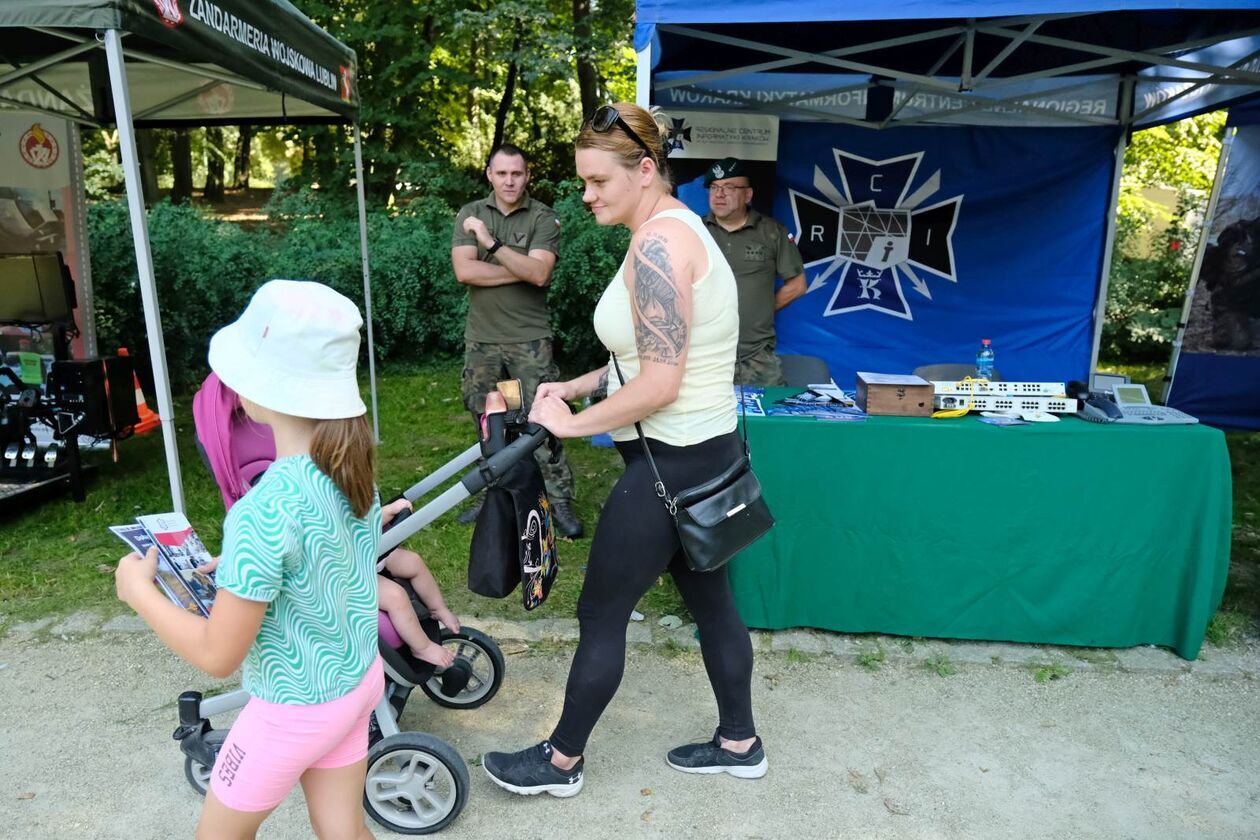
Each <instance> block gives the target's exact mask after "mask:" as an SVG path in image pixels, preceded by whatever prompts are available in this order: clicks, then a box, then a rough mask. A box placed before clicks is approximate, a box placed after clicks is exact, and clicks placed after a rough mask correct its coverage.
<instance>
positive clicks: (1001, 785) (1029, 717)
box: [0, 625, 1260, 840]
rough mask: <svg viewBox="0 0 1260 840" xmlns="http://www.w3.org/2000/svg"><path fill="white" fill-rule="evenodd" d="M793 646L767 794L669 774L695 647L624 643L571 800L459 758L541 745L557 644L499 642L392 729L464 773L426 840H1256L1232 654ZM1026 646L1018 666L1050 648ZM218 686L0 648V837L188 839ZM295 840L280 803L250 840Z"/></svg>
mask: <svg viewBox="0 0 1260 840" xmlns="http://www.w3.org/2000/svg"><path fill="white" fill-rule="evenodd" d="M524 626H528V625H524ZM61 629H64V628H61ZM487 629H489V628H487ZM500 629H503V628H500ZM642 634H643V631H640V635H642ZM517 635H526V634H524V633H520V634H517ZM535 635H537V634H536V633H535ZM500 638H501V639H502V638H504V636H503V635H502V634H500ZM792 638H794V637H791V636H778V637H776V638H773V639H772V638H767V637H761V638H759V640H758V645H759V647H760V648H762V649H763V650H762V652H760V653H759V654H758V660H757V665H756V671H755V676H754V686H753V689H754V703H755V708H756V712H757V715H758V723H759V727H760V731H761V733H762V735H763V737H764V738H765V740H766V744H767V751H768V755H769V758H770V764H771V769H770V774H769V775H768V776H767V777H766V778H765V779H763V780H760V781H753V782H750V781H742V780H736V779H733V778H729V777H725V776H722V777H707V776H687V775H683V774H679V773H676V772H674V771H672V770H670V769H669V768H668V767H667V766H666V765H665V763H664V761H663V760H662V754H663V753H664V752H665V750H667V749H668V748H669V747H671V746H674V745H675V744H676V743H680V742H682V741H685V740H694V739H697V738H704V737H707V736H708V735H709V733H710V732H711V731H712V726H713V715H714V710H713V701H712V697H711V695H710V693H709V691H708V688H707V685H706V683H705V678H704V670H703V667H702V665H701V664H700V661H699V657H698V656H697V655H696V654H695V653H693V652H691V651H687V650H680V649H679V648H680V647H681V645H680V644H679V643H669V644H664V645H661V644H657V645H634V646H632V647H631V649H630V654H629V660H630V661H629V663H628V667H627V674H626V679H625V682H624V683H623V685H622V688H621V692H620V694H619V695H618V696H617V698H616V699H615V700H614V701H613V704H612V706H611V707H610V708H609V710H608V712H607V714H606V715H605V718H604V720H603V722H602V723H601V726H600V728H599V729H598V730H597V731H596V733H595V736H594V738H593V740H592V743H591V745H590V749H589V752H588V759H587V780H586V787H585V789H584V790H583V792H582V793H581V795H579V796H578V797H576V798H574V799H572V800H558V799H553V798H551V797H547V796H541V797H529V798H522V797H514V796H511V795H510V794H507V793H504V792H502V791H500V790H499V789H497V788H495V787H493V786H492V785H491V784H490V782H489V781H488V780H487V779H486V778H485V776H484V775H483V771H482V770H481V769H480V767H479V766H476V765H477V764H479V762H478V761H477V759H478V756H480V754H481V753H482V752H483V751H485V750H488V749H502V748H518V747H520V746H524V745H527V744H529V743H531V742H534V741H537V740H539V739H541V738H542V737H544V736H545V735H546V734H547V733H548V731H549V730H550V726H551V724H552V723H553V722H554V720H555V718H556V716H557V713H558V706H559V702H560V700H561V695H562V690H563V685H564V679H565V675H566V673H567V665H568V658H567V656H568V652H569V648H568V643H567V642H554V641H553V642H548V641H542V642H538V641H533V642H528V641H503V642H502V644H503V646H504V649H505V651H506V652H507V653H508V654H509V656H508V677H507V682H506V684H505V687H504V690H503V691H502V692H501V693H500V694H499V696H498V697H497V698H496V699H495V700H494V701H493V702H491V703H490V704H488V705H487V706H485V707H483V708H482V709H480V710H477V711H473V712H450V711H446V710H443V709H440V708H438V707H437V706H435V705H433V704H432V703H430V702H428V700H427V699H426V698H424V697H423V696H420V695H419V694H418V693H417V696H416V698H415V699H413V701H412V703H411V704H410V705H409V706H408V708H407V712H406V714H405V715H404V717H403V723H404V726H407V727H410V728H414V729H424V730H427V731H430V732H434V733H436V734H439V735H441V736H442V737H443V738H445V739H446V740H448V741H449V742H450V743H451V744H452V745H454V747H455V748H456V749H457V750H458V751H459V752H460V753H461V754H462V755H463V756H464V757H465V758H466V759H467V760H468V761H469V762H470V764H474V765H475V766H473V767H472V791H471V798H470V801H469V805H468V808H467V809H466V810H465V812H464V813H463V815H462V816H461V817H460V818H459V820H457V821H456V822H455V823H454V824H453V825H452V826H450V827H449V828H448V829H447V830H446V831H445V832H443V833H442V836H444V837H449V838H452V840H458V838H495V839H496V840H499V838H502V837H505V836H510V837H513V838H514V840H515V839H516V838H521V840H524V838H534V837H537V838H550V837H574V838H602V837H609V838H612V837H617V838H620V837H626V836H635V837H639V836H642V837H663V838H664V837H667V838H714V837H732V838H780V837H782V838H799V837H806V838H815V837H852V838H968V840H973V839H974V838H1003V840H1006V838H1012V837H1020V838H1042V837H1044V838H1056V840H1058V838H1091V837H1098V838H1148V837H1149V838H1161V840H1164V839H1165V838H1195V839H1196V840H1200V839H1201V838H1243V837H1256V836H1258V835H1260V828H1257V826H1260V745H1258V743H1257V735H1258V734H1260V702H1257V700H1258V698H1257V691H1258V688H1260V682H1257V680H1256V679H1255V678H1254V676H1252V674H1253V673H1254V671H1253V670H1251V669H1252V668H1254V663H1255V654H1254V653H1253V652H1250V651H1245V652H1243V653H1239V654H1230V655H1215V654H1214V655H1213V656H1212V657H1209V659H1208V660H1206V661H1207V662H1215V665H1214V666H1213V669H1212V671H1211V672H1208V671H1203V672H1196V671H1193V670H1188V669H1187V666H1186V663H1181V662H1180V660H1171V659H1169V660H1165V659H1158V664H1152V665H1151V666H1150V667H1148V668H1145V669H1143V668H1135V669H1131V670H1129V671H1125V670H1121V669H1120V668H1119V667H1115V666H1114V663H1113V662H1111V661H1110V660H1107V659H1106V657H1105V656H1102V655H1101V654H1100V655H1099V658H1101V659H1102V660H1104V661H1103V662H1102V663H1101V664H1099V663H1098V662H1094V663H1087V662H1081V661H1079V660H1078V661H1077V666H1078V667H1075V668H1073V670H1072V672H1071V673H1069V674H1067V675H1066V676H1063V677H1062V678H1060V679H1055V680H1052V681H1047V682H1041V683H1039V682H1037V681H1036V679H1035V678H1034V671H1035V666H1027V665H1014V664H1011V662H1010V661H1009V651H1008V657H1007V658H1003V657H1001V656H999V655H998V654H996V653H995V654H992V655H991V656H990V657H989V658H987V659H985V658H983V657H982V656H981V655H979V654H976V655H974V656H959V655H958V654H957V650H958V649H953V650H955V656H954V658H953V661H952V662H951V663H950V665H951V667H953V668H955V669H956V673H953V674H952V675H949V676H945V677H941V676H938V675H937V673H935V672H934V671H933V670H932V669H931V668H929V667H924V664H925V662H927V663H935V664H936V665H940V664H941V659H940V658H939V656H940V654H939V653H936V654H929V653H928V652H929V651H931V650H934V649H936V648H933V646H932V643H927V644H926V645H923V646H922V650H921V652H920V653H919V654H918V655H917V658H916V656H915V655H912V654H910V652H909V651H906V650H905V649H904V648H891V650H896V651H897V655H891V654H890V655H889V656H888V658H887V659H886V661H884V662H883V663H882V665H880V666H879V668H878V670H868V668H867V667H863V666H862V665H861V664H860V662H859V661H858V655H857V654H854V655H844V654H843V652H841V655H836V654H835V653H834V652H832V653H819V654H811V653H804V652H802V651H803V649H804V648H806V647H808V645H806V644H805V643H804V638H805V637H795V638H796V642H795V643H792V644H788V643H781V642H780V641H779V640H780V639H792ZM818 638H822V637H818ZM828 644H831V645H832V646H834V645H835V644H837V643H836V642H829V643H828ZM854 644H855V646H865V647H864V649H865V650H867V651H868V652H869V650H871V649H872V645H873V643H872V642H871V641H869V640H867V641H863V642H861V643H860V645H859V643H857V642H855V643H854ZM816 646H817V645H816ZM823 646H824V647H825V645H823ZM771 647H774V648H780V650H778V651H774V650H766V649H767V648H771ZM907 647H908V646H907ZM976 647H977V649H979V646H976ZM1015 647H1016V646H1009V645H1007V646H992V647H991V648H990V649H991V650H998V649H1001V650H1008V649H1012V648H1015ZM1030 650H1032V651H1034V653H1033V654H1031V655H1030V659H1031V660H1042V659H1045V658H1046V657H1047V655H1048V654H1047V652H1046V651H1045V649H1037V648H1030ZM789 651H790V652H789ZM1155 653H1160V652H1155ZM1058 655H1059V656H1060V657H1061V658H1062V657H1064V656H1066V654H1063V653H1062V652H1059V653H1058ZM933 657H938V658H935V659H934V658H933ZM995 657H996V659H995ZM1147 658H1148V660H1150V662H1151V663H1156V661H1157V660H1156V658H1153V656H1152V655H1148V657H1147ZM970 660H974V661H970ZM1249 663H1250V664H1249ZM868 664H869V659H868ZM944 670H948V669H944ZM1135 671H1136V672H1135ZM1045 675H1046V674H1045V673H1044V672H1043V674H1042V676H1045ZM216 685H220V686H222V687H224V688H228V687H232V686H234V683H233V682H231V681H227V682H218V683H217V682H216V681H215V680H212V679H210V678H207V677H204V676H202V675H200V674H198V673H197V672H195V671H194V670H193V669H192V668H190V667H189V666H187V665H185V664H183V663H181V662H179V661H178V660H176V659H175V657H174V656H173V655H171V654H169V653H168V652H166V651H165V649H164V648H162V647H161V646H160V645H159V644H158V643H157V642H156V641H155V640H154V639H153V637H152V636H151V635H149V634H148V633H143V632H109V631H106V632H100V631H99V630H98V631H96V632H95V633H94V634H89V635H86V636H75V635H74V634H73V633H67V634H66V638H65V639H63V638H61V636H60V635H53V636H51V637H48V636H46V635H45V636H38V637H37V636H35V635H32V634H26V635H21V634H13V633H10V635H8V636H7V637H5V638H2V639H0V836H3V837H13V838H23V840H27V839H28V838H124V839H125V840H147V838H170V837H189V836H191V835H192V829H193V826H194V825H195V823H196V817H197V813H198V809H199V806H200V800H199V798H198V797H197V796H196V795H195V794H194V793H193V792H192V791H191V790H190V789H189V788H188V786H187V784H186V783H185V781H184V778H183V771H182V766H181V765H182V756H181V755H180V754H179V751H178V748H177V746H176V745H175V743H174V742H173V741H171V739H170V733H171V731H172V729H173V728H174V722H175V709H174V700H175V697H176V695H177V694H178V693H179V692H180V691H181V690H183V689H186V688H197V689H200V690H207V689H211V688H213V687H215V686H216ZM376 830H377V834H378V836H394V835H388V834H387V833H386V832H384V831H383V830H381V829H379V828H377V829H376ZM309 833H310V831H309V827H308V825H307V823H306V819H305V810H304V808H303V806H302V802H301V796H300V794H294V795H293V796H291V797H290V799H289V801H287V802H286V803H285V804H284V805H283V806H281V808H280V810H279V811H277V813H276V814H275V815H274V816H273V817H272V819H271V820H270V821H269V822H268V823H267V824H266V825H265V826H264V829H263V831H262V833H261V835H260V836H261V837H263V838H305V837H308V836H309Z"/></svg>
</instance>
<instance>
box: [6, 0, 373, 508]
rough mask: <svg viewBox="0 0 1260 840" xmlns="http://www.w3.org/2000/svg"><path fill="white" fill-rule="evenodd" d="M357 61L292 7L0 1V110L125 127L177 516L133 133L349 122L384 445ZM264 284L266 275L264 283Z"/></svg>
mask: <svg viewBox="0 0 1260 840" xmlns="http://www.w3.org/2000/svg"><path fill="white" fill-rule="evenodd" d="M356 68H357V59H356V57H355V54H354V51H353V50H351V49H350V48H349V47H346V46H345V45H344V44H341V43H340V42H338V41H337V40H336V39H334V38H332V37H331V36H330V35H328V34H327V33H325V32H324V31H323V30H321V29H320V28H319V27H317V26H316V25H315V24H314V23H312V22H311V21H310V20H309V19H308V18H307V17H306V16H304V15H303V14H302V13H301V12H300V11H298V10H297V9H296V8H294V7H293V6H292V5H291V4H289V3H288V2H286V0H214V2H210V0H189V1H188V2H184V0H49V2H44V3H16V2H5V3H0V109H20V110H24V111H35V112H37V113H44V114H48V115H50V116H55V117H59V118H63V119H67V120H70V121H71V122H73V123H76V124H78V125H81V126H90V127H103V126H107V125H117V127H118V135H119V145H120V150H121V155H122V165H123V174H124V177H125V181H126V193H127V203H128V208H129V211H130V216H131V228H132V233H133V236H134V239H135V250H136V268H137V271H138V277H139V283H140V292H141V297H142V300H143V302H144V313H145V327H146V332H147V335H148V342H149V351H150V357H151V359H152V365H153V380H154V386H155V389H156V392H157V404H158V412H159V413H160V414H161V416H162V438H163V442H164V446H165V451H166V460H167V469H168V474H169V478H170V490H171V504H172V506H173V509H175V510H179V511H183V510H184V491H183V480H182V476H181V472H180V463H179V454H178V450H177V448H176V441H175V413H174V407H173V404H172V401H171V388H170V379H169V375H168V370H167V363H166V350H165V343H164V341H163V336H162V319H161V310H160V307H159V302H158V299H157V289H156V285H155V282H154V271H153V259H152V255H151V253H150V249H149V234H148V225H147V220H146V216H145V209H144V201H143V194H142V191H141V187H140V168H139V160H138V156H137V151H136V138H135V130H136V128H137V127H141V128H143V127H153V126H192V125H212V124H229V125H247V124H277V123H279V124H295V123H298V124H300V123H352V124H353V125H354V151H355V156H354V157H355V174H356V184H357V193H358V204H359V244H360V249H361V253H362V263H363V296H364V303H365V306H366V312H365V315H366V321H367V339H368V372H369V379H370V389H371V404H372V421H373V428H374V430H375V432H376V435H377V437H378V439H379V421H378V419H377V399H376V365H375V354H374V352H373V351H374V342H373V337H372V286H371V274H370V271H369V267H368V250H367V218H366V209H365V199H364V188H363V153H362V145H361V141H360V132H359V126H358V123H357V118H358V113H359V96H358V88H357V84H356ZM260 279H261V278H260Z"/></svg>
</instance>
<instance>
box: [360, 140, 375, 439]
mask: <svg viewBox="0 0 1260 840" xmlns="http://www.w3.org/2000/svg"><path fill="white" fill-rule="evenodd" d="M354 180H355V187H356V190H357V192H358V194H359V253H360V255H361V256H362V258H363V303H364V305H365V306H366V307H367V313H366V316H365V317H364V320H365V321H366V322H367V341H368V387H369V389H370V390H371V392H372V435H373V437H374V438H375V439H376V442H377V443H380V442H381V420H380V415H379V414H378V413H377V410H376V343H375V341H373V339H372V269H371V268H370V267H369V266H368V236H367V199H366V198H364V189H363V142H362V140H361V139H360V136H359V124H358V123H355V124H354Z"/></svg>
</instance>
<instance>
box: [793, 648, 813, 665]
mask: <svg viewBox="0 0 1260 840" xmlns="http://www.w3.org/2000/svg"><path fill="white" fill-rule="evenodd" d="M813 658H814V657H813V656H811V655H809V654H808V653H805V652H804V651H800V650H797V649H796V648H788V652H787V661H788V664H789V665H804V664H805V663H806V662H809V661H811V660H812V659H813Z"/></svg>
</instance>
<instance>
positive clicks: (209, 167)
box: [201, 125, 227, 201]
mask: <svg viewBox="0 0 1260 840" xmlns="http://www.w3.org/2000/svg"><path fill="white" fill-rule="evenodd" d="M225 157H227V156H226V155H225V154H224V153H223V129H222V128H220V127H219V126H217V125H212V126H208V127H207V128H206V186H205V188H204V189H203V190H202V191H201V193H202V197H203V198H205V200H206V201H222V200H223V170H224V168H225V167H224V162H225V161H224V158H225Z"/></svg>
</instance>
